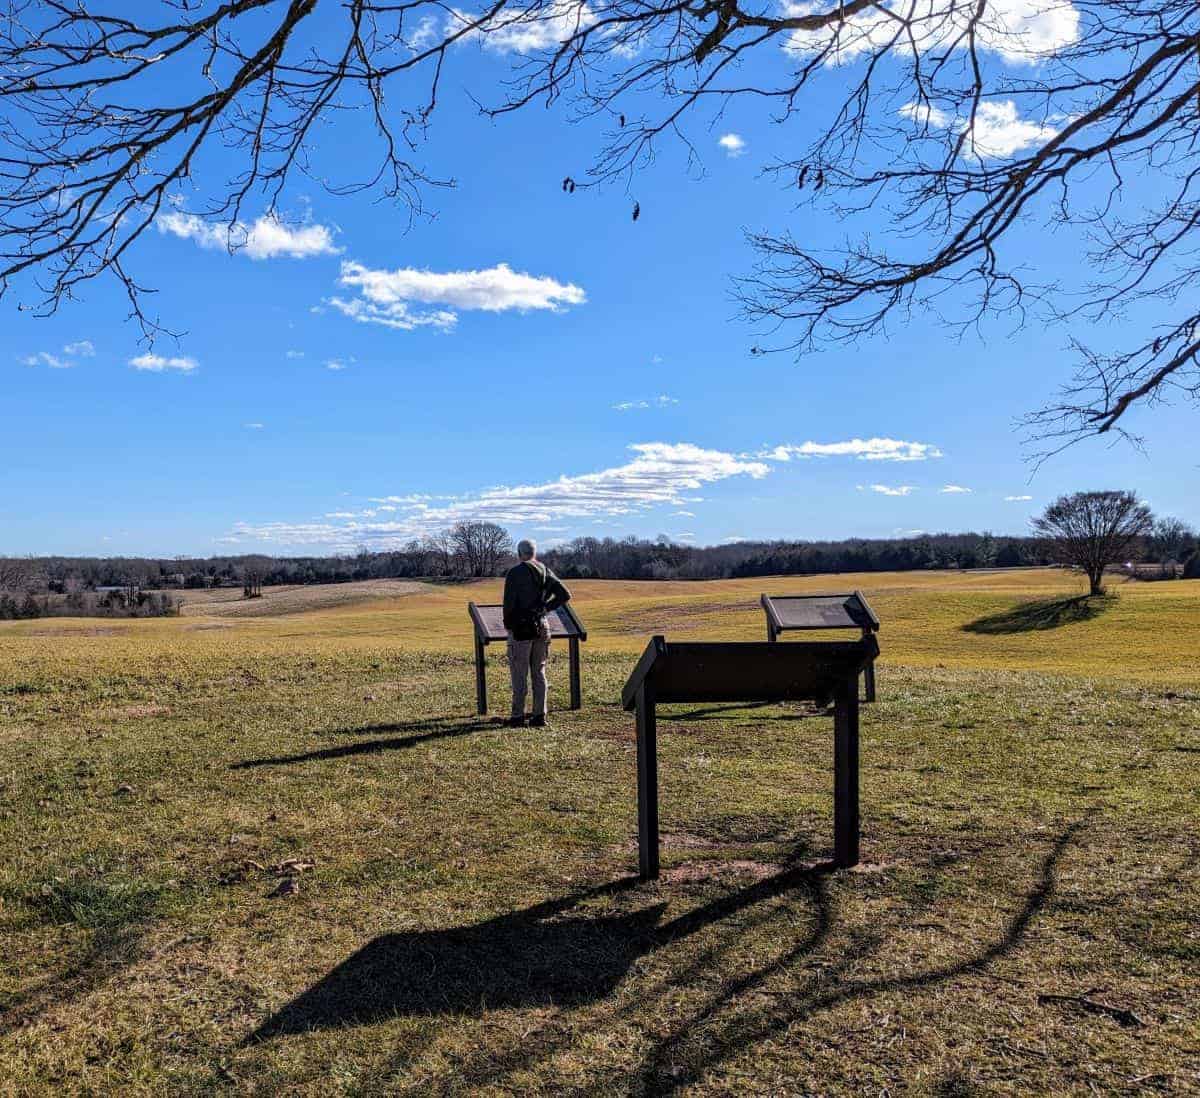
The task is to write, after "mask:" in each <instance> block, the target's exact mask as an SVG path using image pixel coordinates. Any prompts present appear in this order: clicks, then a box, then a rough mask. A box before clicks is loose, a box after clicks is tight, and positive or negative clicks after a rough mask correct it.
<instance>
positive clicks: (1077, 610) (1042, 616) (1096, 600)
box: [962, 595, 1114, 634]
mask: <svg viewBox="0 0 1200 1098" xmlns="http://www.w3.org/2000/svg"><path fill="white" fill-rule="evenodd" d="M1113 601H1114V600H1113V599H1108V598H1104V597H1093V596H1090V595H1078V596H1076V597H1074V598H1069V599H1037V600H1036V601H1034V602H1023V603H1020V604H1019V605H1017V606H1014V607H1012V608H1010V609H1008V610H1004V611H1002V612H1001V613H999V614H990V615H989V616H987V617H985V618H976V619H975V621H970V622H967V624H966V625H964V626H963V627H962V630H963V632H964V633H983V634H1004V633H1033V632H1037V631H1039V630H1043V629H1060V628H1062V626H1064V625H1075V624H1076V623H1078V622H1083V621H1091V620H1092V618H1095V617H1099V616H1100V615H1101V614H1102V613H1104V611H1105V610H1107V609H1108V608H1109V606H1110V605H1111V604H1112V602H1113Z"/></svg>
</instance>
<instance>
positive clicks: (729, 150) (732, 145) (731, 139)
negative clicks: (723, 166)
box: [717, 133, 746, 160]
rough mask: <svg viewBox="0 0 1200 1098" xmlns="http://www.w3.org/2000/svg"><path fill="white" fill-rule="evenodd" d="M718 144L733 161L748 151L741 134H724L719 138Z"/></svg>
mask: <svg viewBox="0 0 1200 1098" xmlns="http://www.w3.org/2000/svg"><path fill="white" fill-rule="evenodd" d="M717 144H718V145H720V146H721V148H723V149H724V150H725V154H726V156H728V157H729V158H730V159H731V160H732V159H734V158H735V157H739V156H741V155H742V153H744V152H745V151H746V140H745V138H743V137H742V135H741V134H737V133H723V134H721V136H720V137H718V138H717Z"/></svg>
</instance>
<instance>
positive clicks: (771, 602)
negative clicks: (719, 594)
mask: <svg viewBox="0 0 1200 1098" xmlns="http://www.w3.org/2000/svg"><path fill="white" fill-rule="evenodd" d="M759 602H761V603H762V608H763V613H764V614H766V616H767V640H768V641H769V642H770V643H771V644H774V643H775V642H776V641H777V640H779V634H780V633H792V632H807V631H809V630H813V629H859V630H861V631H862V635H863V636H864V637H867V636H870V635H871V634H872V633H878V632H879V617H878V615H877V614H876V613H875V611H874V610H873V609H871V604H870V603H869V602H867V596H866V595H864V594H863V593H862V592H861V591H858V590H855V591H850V592H848V593H845V594H839V593H833V594H830V593H827V592H820V593H813V594H803V595H760V596H759ZM830 604H834V605H833V606H831V605H830ZM838 604H840V605H838ZM808 608H811V610H812V612H811V613H805V611H806V610H807V609H808ZM789 610H790V611H793V612H792V613H787V612H786V611H789ZM795 611H799V614H797V613H795ZM874 700H875V664H874V662H872V663H870V664H868V665H867V666H866V667H864V668H863V701H868V702H873V701H874Z"/></svg>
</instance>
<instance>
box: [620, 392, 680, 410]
mask: <svg viewBox="0 0 1200 1098" xmlns="http://www.w3.org/2000/svg"><path fill="white" fill-rule="evenodd" d="M678 403H679V401H678V400H676V398H675V397H672V396H667V394H666V393H660V394H659V395H658V396H656V397H651V398H650V399H649V400H623V401H621V403H620V404H614V405H613V409H614V410H615V411H618V412H633V411H642V410H644V409H646V408H669V407H670V406H671V405H672V404H678Z"/></svg>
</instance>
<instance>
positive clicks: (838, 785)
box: [833, 676, 859, 869]
mask: <svg viewBox="0 0 1200 1098" xmlns="http://www.w3.org/2000/svg"><path fill="white" fill-rule="evenodd" d="M858 843H859V815H858V678H857V676H855V677H854V678H853V679H851V680H850V681H849V682H848V683H846V684H845V685H844V686H843V687H842V689H841V690H840V691H839V692H838V696H837V702H836V706H835V708H834V713H833V862H834V865H836V866H837V867H838V868H839V869H845V868H847V867H848V866H852V865H857V864H858V853H859V852H858Z"/></svg>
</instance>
